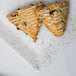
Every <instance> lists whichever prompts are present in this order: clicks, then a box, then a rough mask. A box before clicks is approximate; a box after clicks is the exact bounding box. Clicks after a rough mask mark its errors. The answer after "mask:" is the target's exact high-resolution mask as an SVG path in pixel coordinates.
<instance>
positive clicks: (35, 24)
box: [7, 2, 44, 42]
mask: <svg viewBox="0 0 76 76" xmlns="http://www.w3.org/2000/svg"><path fill="white" fill-rule="evenodd" d="M43 6H44V4H43V3H42V2H38V3H36V4H31V5H29V6H27V7H24V8H21V9H18V10H17V11H14V12H12V13H10V14H9V15H7V18H8V19H9V21H11V22H12V23H13V24H14V25H16V26H17V29H20V30H22V31H23V32H25V33H26V34H28V35H29V36H30V37H31V38H32V39H33V41H34V42H35V41H36V39H37V34H38V32H39V28H40V26H41V21H40V20H39V19H38V18H37V17H36V15H35V12H34V10H35V9H36V8H38V7H43Z"/></svg>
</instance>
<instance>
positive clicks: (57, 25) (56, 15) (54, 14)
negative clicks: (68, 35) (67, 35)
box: [35, 2, 68, 37]
mask: <svg viewBox="0 0 76 76" xmlns="http://www.w3.org/2000/svg"><path fill="white" fill-rule="evenodd" d="M35 14H36V16H37V17H38V18H39V19H41V20H42V22H43V23H44V24H45V26H46V27H47V28H48V29H49V30H50V31H51V32H52V33H53V34H54V35H55V36H57V37H58V36H61V35H63V34H64V31H65V26H66V22H67V16H68V3H67V2H56V3H52V4H50V5H47V7H44V8H43V9H40V8H38V9H36V10H35Z"/></svg>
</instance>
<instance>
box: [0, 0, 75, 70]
mask: <svg viewBox="0 0 76 76" xmlns="http://www.w3.org/2000/svg"><path fill="white" fill-rule="evenodd" d="M38 1H44V2H45V3H46V4H49V3H52V2H55V1H62V0H47V1H46V0H26V1H25V0H4V1H1V0H0V10H1V11H0V37H1V38H2V39H3V40H5V41H6V42H7V43H8V44H9V46H10V47H12V48H13V49H14V52H16V53H17V54H19V55H20V56H22V57H23V58H24V60H27V61H28V62H29V63H30V64H31V65H32V66H33V68H34V69H36V70H37V71H40V70H42V69H43V68H44V67H45V66H46V65H47V63H48V62H51V61H52V60H53V59H54V57H55V56H56V55H57V54H58V53H59V52H60V51H61V50H62V49H63V48H64V47H65V46H66V45H67V44H68V43H69V42H70V41H71V39H72V38H74V37H75V36H76V0H66V1H68V2H69V15H68V21H67V26H66V31H65V33H64V35H62V36H60V37H55V36H54V35H53V34H52V33H50V32H49V30H48V29H46V27H45V26H44V25H42V27H41V28H40V32H39V35H38V39H37V41H36V43H34V42H33V41H32V39H31V38H30V37H29V36H27V35H26V34H24V33H23V32H22V31H20V30H17V29H16V27H15V26H14V25H13V24H12V23H10V22H9V21H8V20H7V19H6V15H7V14H9V13H10V12H12V11H14V10H16V9H18V8H21V7H24V6H27V5H28V4H31V3H35V2H38Z"/></svg>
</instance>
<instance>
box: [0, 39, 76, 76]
mask: <svg viewBox="0 0 76 76" xmlns="http://www.w3.org/2000/svg"><path fill="white" fill-rule="evenodd" d="M11 51H12V49H11V48H10V47H9V46H8V45H7V44H6V43H4V41H2V40H0V76H76V38H74V39H73V40H72V42H71V43H70V44H69V45H68V46H67V47H66V48H65V49H64V50H63V51H62V52H61V53H60V54H59V55H58V56H57V57H56V58H55V59H54V61H53V62H52V63H51V64H50V65H49V66H48V67H47V68H46V69H45V70H43V71H41V72H40V73H38V72H36V71H35V70H33V69H31V68H30V66H29V65H28V64H27V62H24V61H23V60H22V59H21V58H20V57H19V56H16V55H15V54H14V53H13V52H11Z"/></svg>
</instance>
